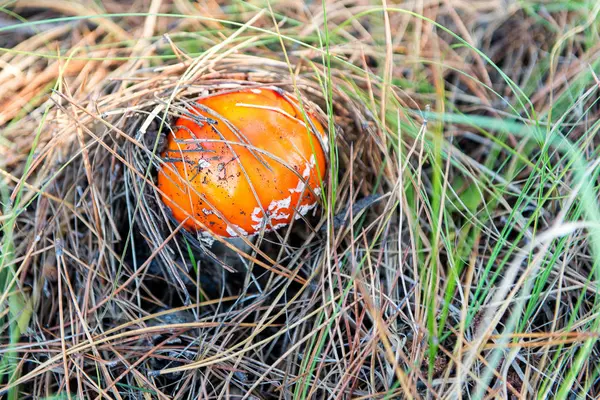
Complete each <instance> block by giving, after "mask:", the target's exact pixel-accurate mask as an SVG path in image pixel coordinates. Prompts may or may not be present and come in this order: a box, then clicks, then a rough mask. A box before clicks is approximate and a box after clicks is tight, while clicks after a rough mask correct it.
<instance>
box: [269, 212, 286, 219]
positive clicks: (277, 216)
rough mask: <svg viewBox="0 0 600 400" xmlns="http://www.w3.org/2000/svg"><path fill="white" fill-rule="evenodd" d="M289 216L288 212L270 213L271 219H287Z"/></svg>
mask: <svg viewBox="0 0 600 400" xmlns="http://www.w3.org/2000/svg"><path fill="white" fill-rule="evenodd" d="M289 217H290V214H286V213H277V214H271V219H288V218H289Z"/></svg>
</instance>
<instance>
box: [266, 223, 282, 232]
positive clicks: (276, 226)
mask: <svg viewBox="0 0 600 400" xmlns="http://www.w3.org/2000/svg"><path fill="white" fill-rule="evenodd" d="M284 226H287V223H281V224H277V225H271V228H270V229H267V230H266V231H267V232H271V231H275V230H277V229H279V228H283V227H284Z"/></svg>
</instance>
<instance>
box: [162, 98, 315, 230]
mask: <svg viewBox="0 0 600 400" xmlns="http://www.w3.org/2000/svg"><path fill="white" fill-rule="evenodd" d="M192 114H193V115H194V116H193V117H181V118H179V119H178V120H177V121H176V128H177V129H176V130H175V132H174V134H171V135H169V137H168V143H167V148H166V150H165V151H164V152H163V153H162V157H163V160H164V161H165V164H164V165H163V167H162V168H161V169H160V171H159V173H158V187H159V189H160V191H161V195H162V198H163V202H164V203H165V205H167V206H168V207H169V208H170V209H171V211H172V213H173V216H174V217H175V219H176V220H178V221H179V222H183V223H184V227H185V228H186V229H188V230H192V231H201V232H206V231H207V230H209V231H211V232H212V233H213V234H216V235H220V236H224V237H233V236H239V235H253V234H256V233H258V232H260V231H261V230H263V229H264V230H265V231H269V230H273V229H278V228H280V227H283V226H285V225H287V224H289V223H290V222H291V221H292V219H293V218H294V217H296V218H300V215H305V214H306V213H307V212H308V211H309V210H311V209H313V208H315V207H316V206H317V203H318V198H317V196H319V195H320V191H321V190H320V185H321V182H322V181H323V179H324V178H325V174H326V170H327V163H326V157H325V152H324V151H323V146H326V143H327V142H326V136H325V132H324V129H323V126H322V125H321V124H320V123H319V122H318V121H317V120H316V118H315V117H314V115H312V114H310V113H309V112H306V115H307V116H308V120H309V121H310V123H309V124H308V125H309V126H307V124H306V123H305V120H304V116H303V113H302V110H301V109H300V107H299V105H298V103H296V102H295V101H294V100H291V98H288V96H286V95H285V94H284V93H282V92H281V93H280V92H278V91H276V90H273V89H242V90H238V91H234V92H226V93H223V92H222V93H217V94H215V95H212V96H210V97H206V98H203V99H201V100H199V101H198V105H197V106H196V107H194V109H193V110H192ZM206 233H208V232H206Z"/></svg>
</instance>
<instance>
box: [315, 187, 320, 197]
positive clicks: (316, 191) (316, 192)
mask: <svg viewBox="0 0 600 400" xmlns="http://www.w3.org/2000/svg"><path fill="white" fill-rule="evenodd" d="M315 194H316V195H317V197H320V196H321V188H320V187H318V188H315Z"/></svg>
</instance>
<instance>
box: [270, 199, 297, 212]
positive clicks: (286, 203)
mask: <svg viewBox="0 0 600 400" xmlns="http://www.w3.org/2000/svg"><path fill="white" fill-rule="evenodd" d="M291 203H292V196H288V197H286V198H285V199H283V200H273V201H271V204H269V211H272V212H277V211H279V210H281V209H282V208H290V204H291Z"/></svg>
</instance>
